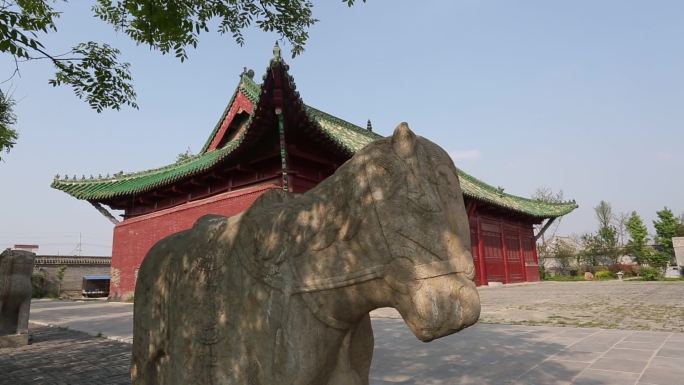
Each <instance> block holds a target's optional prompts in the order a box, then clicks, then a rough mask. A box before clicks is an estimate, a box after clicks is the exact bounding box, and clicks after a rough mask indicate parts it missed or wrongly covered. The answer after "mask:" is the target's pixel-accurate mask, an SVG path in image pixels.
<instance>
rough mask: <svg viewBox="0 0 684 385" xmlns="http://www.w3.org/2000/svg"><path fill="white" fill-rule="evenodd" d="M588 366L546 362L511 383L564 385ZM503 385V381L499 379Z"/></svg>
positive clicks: (566, 362) (568, 362)
mask: <svg viewBox="0 0 684 385" xmlns="http://www.w3.org/2000/svg"><path fill="white" fill-rule="evenodd" d="M588 365H589V364H588V363H586V362H570V361H546V362H543V363H541V364H540V365H539V366H537V367H536V368H534V369H532V370H531V371H529V372H527V373H526V374H524V375H523V376H522V377H520V378H518V379H517V380H516V381H514V382H513V383H514V384H516V385H518V384H519V385H523V384H535V385H561V384H562V385H565V384H570V383H571V381H572V379H573V377H575V376H577V375H578V374H579V373H581V372H582V370H584V369H585V368H586V367H587V366H588ZM501 380H502V382H501V383H503V380H505V379H501Z"/></svg>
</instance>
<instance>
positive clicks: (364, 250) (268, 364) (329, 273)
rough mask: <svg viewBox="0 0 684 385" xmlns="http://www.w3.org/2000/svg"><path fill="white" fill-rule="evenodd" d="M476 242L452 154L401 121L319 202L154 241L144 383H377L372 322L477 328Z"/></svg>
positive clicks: (141, 298) (141, 362) (135, 374)
mask: <svg viewBox="0 0 684 385" xmlns="http://www.w3.org/2000/svg"><path fill="white" fill-rule="evenodd" d="M469 235H470V231H469V226H468V220H467V216H466V213H465V209H464V204H463V195H462V193H461V188H460V185H459V181H458V177H457V175H456V168H455V167H454V164H453V162H452V161H451V159H450V158H449V156H448V155H447V153H446V152H445V151H444V150H442V149H441V148H439V147H438V146H437V145H435V144H434V143H432V142H430V141H428V140H426V139H424V138H421V137H416V136H415V135H414V134H413V132H411V130H409V128H408V125H406V124H405V123H402V124H401V125H399V126H398V127H397V129H396V130H395V132H394V135H393V136H392V137H389V138H385V139H380V140H377V141H375V142H373V143H371V144H369V145H368V146H367V147H365V148H364V149H363V150H362V151H359V152H358V153H357V154H356V155H355V156H354V157H353V158H351V159H350V160H349V161H347V162H346V163H345V164H343V165H342V166H341V167H340V168H339V169H338V170H337V171H336V172H335V174H334V175H332V176H331V177H329V178H327V179H326V180H324V181H323V182H321V183H320V184H319V185H318V186H317V187H315V188H313V189H312V190H310V191H308V192H306V193H304V194H301V195H294V194H290V193H286V192H282V191H280V190H271V191H269V192H267V193H265V194H264V195H263V196H262V197H260V198H259V199H258V200H257V201H256V202H255V203H254V205H253V206H252V207H251V208H250V209H249V210H247V211H246V212H244V213H243V214H241V215H238V216H234V217H229V218H226V217H221V216H210V215H208V216H205V217H202V218H200V219H199V220H198V221H197V223H196V224H195V225H194V227H193V228H192V229H190V230H187V231H184V232H181V233H178V234H175V235H172V236H170V237H168V238H166V239H164V240H162V241H160V242H159V243H157V244H156V245H155V246H154V247H153V248H152V250H151V251H150V252H149V254H148V255H147V256H146V258H145V260H144V261H143V263H142V266H141V267H140V271H139V274H138V281H137V286H136V290H135V310H134V312H135V313H134V314H135V315H134V339H133V367H132V378H133V383H134V384H135V385H142V384H167V385H168V384H179V385H180V384H183V385H186V384H202V385H212V384H252V385H271V384H288V385H289V384H292V385H295V384H296V385H321V384H324V385H342V384H344V385H361V384H368V376H369V369H370V363H371V357H372V354H373V344H374V341H373V331H372V330H371V322H370V317H369V315H368V313H369V312H370V311H371V310H373V309H376V308H380V307H393V308H396V309H397V310H398V311H399V313H400V314H401V315H402V317H403V318H404V320H405V322H406V324H407V325H408V326H409V327H410V328H411V330H412V332H413V333H414V334H415V335H416V337H418V338H419V339H420V340H422V341H426V342H427V341H431V340H433V339H435V338H439V337H443V336H446V335H449V334H452V333H455V332H457V331H459V330H461V329H463V328H465V327H467V326H470V325H472V324H473V323H475V322H476V321H477V319H478V317H479V313H480V302H479V297H478V294H477V291H476V289H475V285H474V284H473V278H474V268H473V261H472V256H471V254H470V237H469Z"/></svg>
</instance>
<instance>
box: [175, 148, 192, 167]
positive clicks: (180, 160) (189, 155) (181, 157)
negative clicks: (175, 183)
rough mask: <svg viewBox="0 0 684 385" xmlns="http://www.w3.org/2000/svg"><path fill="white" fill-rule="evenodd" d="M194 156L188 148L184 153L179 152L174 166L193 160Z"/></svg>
mask: <svg viewBox="0 0 684 385" xmlns="http://www.w3.org/2000/svg"><path fill="white" fill-rule="evenodd" d="M194 156H195V155H194V154H193V153H192V150H190V147H188V149H187V150H185V152H181V153H180V154H178V155H177V156H176V164H179V163H183V162H185V161H186V160H188V159H191V158H193V157H194Z"/></svg>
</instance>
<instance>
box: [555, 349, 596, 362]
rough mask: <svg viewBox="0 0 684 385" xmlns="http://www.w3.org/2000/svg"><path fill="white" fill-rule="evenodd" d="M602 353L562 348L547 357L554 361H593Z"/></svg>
mask: <svg viewBox="0 0 684 385" xmlns="http://www.w3.org/2000/svg"><path fill="white" fill-rule="evenodd" d="M602 354H603V353H597V352H578V351H572V350H563V351H561V352H559V353H557V354H556V355H554V356H551V357H549V360H554V361H576V362H587V363H588V362H593V361H594V360H596V359H597V358H599V357H601V355H602Z"/></svg>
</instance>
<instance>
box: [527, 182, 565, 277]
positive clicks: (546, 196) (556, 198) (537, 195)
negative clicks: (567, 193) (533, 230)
mask: <svg viewBox="0 0 684 385" xmlns="http://www.w3.org/2000/svg"><path fill="white" fill-rule="evenodd" d="M532 199H536V200H538V201H542V202H546V203H561V202H563V190H558V192H555V191H553V190H552V189H551V188H550V187H548V186H540V187H538V188H537V190H536V191H535V192H534V194H532ZM561 219H562V217H560V218H556V219H555V221H554V222H553V224H552V225H551V227H550V228H549V229H547V230H546V232H544V234H542V236H541V238H540V239H539V240H540V241H541V245H546V242H547V241H548V240H549V239H552V238H553V237H555V236H556V233H557V232H558V226H560V222H561ZM541 227H543V225H542V224H540V225H538V226H537V230H539V229H541ZM538 247H539V246H538ZM545 251H546V250H542V252H545ZM537 255H539V249H537ZM540 266H541V264H540Z"/></svg>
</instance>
